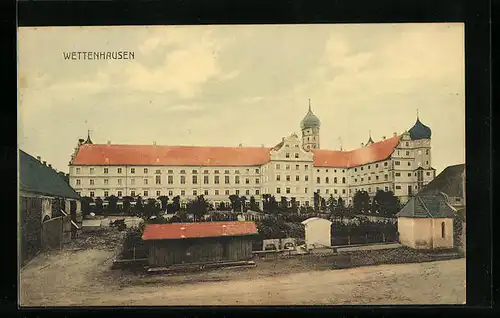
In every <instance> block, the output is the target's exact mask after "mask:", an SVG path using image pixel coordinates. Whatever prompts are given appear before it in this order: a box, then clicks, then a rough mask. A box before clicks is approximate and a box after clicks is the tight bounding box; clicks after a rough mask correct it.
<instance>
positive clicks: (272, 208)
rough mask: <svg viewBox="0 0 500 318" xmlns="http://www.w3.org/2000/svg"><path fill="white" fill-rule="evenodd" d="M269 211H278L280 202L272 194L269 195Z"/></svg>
mask: <svg viewBox="0 0 500 318" xmlns="http://www.w3.org/2000/svg"><path fill="white" fill-rule="evenodd" d="M269 212H270V213H276V212H278V202H277V201H276V198H275V197H274V195H271V196H270V197H269Z"/></svg>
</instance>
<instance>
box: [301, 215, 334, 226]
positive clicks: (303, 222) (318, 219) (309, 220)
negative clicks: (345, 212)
mask: <svg viewBox="0 0 500 318" xmlns="http://www.w3.org/2000/svg"><path fill="white" fill-rule="evenodd" d="M315 221H326V222H328V223H330V224H331V223H332V222H331V221H330V220H327V219H323V218H316V217H314V218H309V219H307V220H304V221H302V222H301V223H302V224H304V225H306V224H309V223H311V222H315Z"/></svg>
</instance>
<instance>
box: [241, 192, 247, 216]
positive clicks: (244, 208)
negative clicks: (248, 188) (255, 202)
mask: <svg viewBox="0 0 500 318" xmlns="http://www.w3.org/2000/svg"><path fill="white" fill-rule="evenodd" d="M247 201H248V199H247V197H246V196H244V195H243V196H241V197H240V211H241V210H243V212H246V211H248V209H247V207H246V202H247Z"/></svg>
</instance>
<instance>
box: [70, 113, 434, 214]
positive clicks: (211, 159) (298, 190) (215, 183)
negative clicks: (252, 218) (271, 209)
mask: <svg viewBox="0 0 500 318" xmlns="http://www.w3.org/2000/svg"><path fill="white" fill-rule="evenodd" d="M300 125H301V130H302V136H301V137H299V136H297V135H296V134H292V135H290V136H288V137H284V138H283V139H282V141H281V142H280V143H278V144H277V145H276V146H274V147H272V148H266V147H196V146H194V147H192V146H160V145H117V144H110V143H108V144H94V143H93V142H92V141H91V139H90V136H88V138H87V140H86V141H84V140H83V139H80V140H79V142H78V146H77V148H76V149H75V153H74V154H73V156H72V159H71V161H70V169H69V174H70V184H71V186H73V188H74V189H75V190H76V191H77V192H78V193H79V194H80V195H81V196H90V197H101V198H104V197H107V196H110V195H115V196H118V197H123V196H142V197H143V198H157V197H158V196H161V195H166V196H169V197H170V198H172V197H174V196H177V195H179V196H180V197H181V202H182V203H183V204H185V202H186V201H187V200H189V199H192V198H194V196H197V195H204V196H205V198H206V199H208V200H209V201H211V202H213V203H214V204H215V206H218V204H219V203H220V202H225V203H228V202H229V198H228V196H229V195H231V194H237V195H240V196H243V195H244V196H246V197H247V198H249V197H250V196H254V197H255V199H256V201H257V202H261V199H262V195H263V194H271V195H274V196H275V197H276V200H277V201H280V200H281V196H285V197H287V198H288V199H290V198H292V197H294V198H295V199H296V201H297V203H298V204H299V205H300V206H308V205H312V202H313V197H314V192H318V193H319V194H320V195H321V196H322V197H329V196H330V195H333V196H334V197H335V198H338V197H342V198H343V199H344V201H345V202H347V203H348V204H351V203H352V198H353V196H354V194H355V193H356V191H358V190H364V191H367V192H368V193H369V194H370V195H375V193H376V191H377V190H385V191H393V192H394V194H395V195H396V196H398V197H399V198H400V200H401V201H402V202H406V201H407V200H408V198H409V197H410V196H412V195H413V194H415V193H417V192H418V191H419V190H420V189H421V188H422V187H423V186H424V185H426V184H427V183H429V182H430V181H431V180H433V179H434V177H435V170H434V168H432V165H431V130H430V128H429V127H427V126H425V125H424V124H422V123H421V122H420V120H419V118H418V116H417V121H416V123H415V124H414V125H413V127H412V128H411V129H409V130H408V131H405V132H404V133H402V134H401V135H397V134H394V136H392V137H391V138H387V139H385V138H384V139H383V140H382V141H379V142H374V141H373V140H372V138H371V137H370V138H369V140H368V142H367V143H366V144H364V145H363V146H362V147H361V148H359V149H354V150H350V151H344V150H327V149H321V147H320V125H321V123H320V120H319V119H318V118H317V117H316V116H315V115H314V113H313V112H312V110H311V107H310V105H309V110H308V112H307V114H306V116H305V117H304V119H303V120H302V122H301V124H300Z"/></svg>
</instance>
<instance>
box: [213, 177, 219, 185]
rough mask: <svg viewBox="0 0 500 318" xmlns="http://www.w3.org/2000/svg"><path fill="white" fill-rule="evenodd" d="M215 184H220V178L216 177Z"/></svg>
mask: <svg viewBox="0 0 500 318" xmlns="http://www.w3.org/2000/svg"><path fill="white" fill-rule="evenodd" d="M214 183H215V184H219V176H214Z"/></svg>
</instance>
